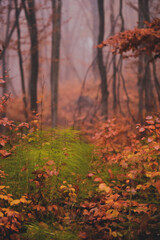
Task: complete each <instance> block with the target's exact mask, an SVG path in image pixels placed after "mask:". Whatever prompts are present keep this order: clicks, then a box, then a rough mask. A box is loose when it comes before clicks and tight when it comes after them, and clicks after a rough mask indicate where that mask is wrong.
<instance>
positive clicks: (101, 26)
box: [97, 0, 109, 120]
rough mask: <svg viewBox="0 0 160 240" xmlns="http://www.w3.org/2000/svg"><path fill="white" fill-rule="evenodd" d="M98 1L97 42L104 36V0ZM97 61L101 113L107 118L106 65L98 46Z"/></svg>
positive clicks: (100, 41)
mask: <svg viewBox="0 0 160 240" xmlns="http://www.w3.org/2000/svg"><path fill="white" fill-rule="evenodd" d="M97 3H98V13H99V36H98V44H100V43H102V42H103V40H104V39H103V38H104V24H105V23H104V21H105V19H104V1H103V0H97ZM97 51H98V53H97V63H98V68H99V72H100V78H101V95H102V98H101V105H102V108H101V114H102V116H103V118H104V120H106V119H107V118H108V96H109V92H108V87H107V76H106V67H105V65H104V61H103V49H102V48H98V49H97Z"/></svg>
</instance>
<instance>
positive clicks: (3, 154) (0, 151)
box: [0, 150, 11, 158]
mask: <svg viewBox="0 0 160 240" xmlns="http://www.w3.org/2000/svg"><path fill="white" fill-rule="evenodd" d="M0 154H1V156H2V157H4V158H6V157H9V156H10V155H11V153H9V152H7V151H6V150H0Z"/></svg>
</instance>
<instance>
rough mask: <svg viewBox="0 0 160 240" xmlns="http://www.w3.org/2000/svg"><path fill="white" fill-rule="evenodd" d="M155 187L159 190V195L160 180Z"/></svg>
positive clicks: (159, 191)
mask: <svg viewBox="0 0 160 240" xmlns="http://www.w3.org/2000/svg"><path fill="white" fill-rule="evenodd" d="M155 187H156V188H157V191H158V193H160V180H158V181H157V182H156V183H155Z"/></svg>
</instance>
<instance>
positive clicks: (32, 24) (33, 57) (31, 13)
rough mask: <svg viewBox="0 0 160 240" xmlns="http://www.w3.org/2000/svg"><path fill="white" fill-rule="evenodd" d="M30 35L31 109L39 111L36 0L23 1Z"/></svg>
mask: <svg viewBox="0 0 160 240" xmlns="http://www.w3.org/2000/svg"><path fill="white" fill-rule="evenodd" d="M22 3H23V7H24V11H25V16H26V19H27V23H28V30H29V35H30V42H31V45H30V79H29V94H30V109H31V111H33V112H35V113H36V112H37V82H38V69H39V52H38V30H37V22H36V14H35V0H27V1H26V2H24V1H22Z"/></svg>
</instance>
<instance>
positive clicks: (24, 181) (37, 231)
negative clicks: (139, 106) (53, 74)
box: [0, 116, 160, 240]
mask: <svg viewBox="0 0 160 240" xmlns="http://www.w3.org/2000/svg"><path fill="white" fill-rule="evenodd" d="M1 123H5V127H7V128H8V133H7V132H6V134H5V135H2V137H1V150H0V154H1V171H0V184H1V185H0V233H1V236H2V237H1V238H0V239H12V240H14V239H15V240H17V239H22V240H27V239H31V240H34V239H46V240H50V239H57V240H62V239H89V240H90V239H91V240H94V239H96V240H97V239H99V240H103V239H109V240H110V239H127V240H128V239H157V240H158V239H159V237H160V231H159V229H160V224H159V222H160V221H159V220H160V215H159V212H160V211H159V210H160V201H159V200H160V168H159V161H160V143H159V140H160V120H159V118H158V117H152V116H148V117H147V118H146V120H145V122H144V124H143V125H140V124H138V125H137V133H136V134H132V135H130V136H129V135H128V136H127V141H126V142H125V144H121V143H118V141H117V139H118V138H119V136H120V135H121V132H123V131H124V129H122V127H121V125H118V124H116V122H115V119H114V120H112V121H107V122H106V123H104V124H101V127H100V128H97V134H95V137H94V141H93V143H94V146H93V144H92V145H91V144H89V143H86V142H85V141H84V140H83V138H82V136H81V135H80V132H78V131H74V130H71V129H68V130H58V129H57V130H53V129H51V130H48V131H39V130H38V129H36V128H35V127H31V126H28V125H26V124H25V123H23V124H18V125H17V124H15V123H13V122H12V121H8V120H7V119H2V120H1Z"/></svg>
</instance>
